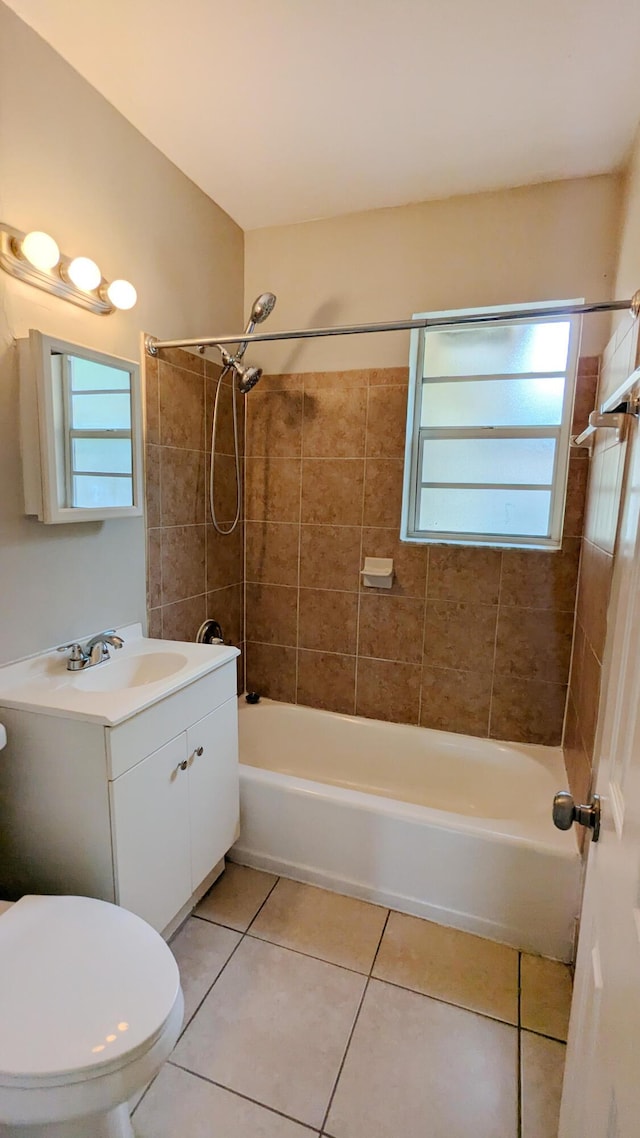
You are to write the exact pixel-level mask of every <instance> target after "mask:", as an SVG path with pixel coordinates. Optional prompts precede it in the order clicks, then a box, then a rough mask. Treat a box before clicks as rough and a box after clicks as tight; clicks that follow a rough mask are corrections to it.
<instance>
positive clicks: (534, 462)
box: [422, 438, 556, 486]
mask: <svg viewBox="0 0 640 1138" xmlns="http://www.w3.org/2000/svg"><path fill="white" fill-rule="evenodd" d="M555 450H556V442H555V439H494V438H488V439H425V440H424V443H423V448H422V481H423V482H515V483H535V484H538V485H540V484H542V485H549V486H550V485H551V482H552V479H553V463H554V458H555Z"/></svg>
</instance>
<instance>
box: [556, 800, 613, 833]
mask: <svg viewBox="0 0 640 1138" xmlns="http://www.w3.org/2000/svg"><path fill="white" fill-rule="evenodd" d="M600 813H601V809H600V796H599V795H598V794H594V795H592V797H591V801H590V802H588V803H587V804H585V805H582V806H576V804H575V802H574V798H573V795H572V794H570V793H569V791H568V790H560V791H558V793H557V794H556V795H555V796H554V799H553V824H554V826H557V828H558V829H559V830H570V829H571V827H572V826H573V823H574V822H577V823H578V825H579V826H586V827H587V829H588V830H592V831H593V837H592V840H593V841H594V842H597V840H598V838H599V837H600Z"/></svg>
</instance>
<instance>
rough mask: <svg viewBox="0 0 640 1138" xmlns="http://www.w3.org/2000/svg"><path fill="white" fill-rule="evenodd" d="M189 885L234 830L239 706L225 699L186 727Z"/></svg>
mask: <svg viewBox="0 0 640 1138" xmlns="http://www.w3.org/2000/svg"><path fill="white" fill-rule="evenodd" d="M187 746H188V752H189V811H190V818H191V884H192V887H193V889H194V890H195V889H197V887H198V885H200V883H201V881H203V880H204V878H205V877H206V876H207V874H208V873H209V872H210V871H211V870H212V869H213V867H214V865H215V864H216V863H217V862H218V861H220V858H221V857H224V855H225V854H226V852H227V850H228V849H229V847H230V846H232V845H233V843H234V841H235V840H236V837H237V833H238V819H239V816H240V807H239V787H238V704H237V701H236V700H235V699H230V700H228V701H227V702H226V703H223V705H222V707H218V708H217V709H216V710H215V711H212V712H211V714H210V715H207V716H206V717H205V718H204V719H201V720H200V722H199V723H196V724H195V726H193V727H190V728H189V730H188V731H187Z"/></svg>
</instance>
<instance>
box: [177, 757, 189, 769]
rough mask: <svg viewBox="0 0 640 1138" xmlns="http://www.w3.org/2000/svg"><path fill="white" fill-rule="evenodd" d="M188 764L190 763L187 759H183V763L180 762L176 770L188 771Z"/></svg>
mask: <svg viewBox="0 0 640 1138" xmlns="http://www.w3.org/2000/svg"><path fill="white" fill-rule="evenodd" d="M188 765H189V764H188V763H187V760H186V759H183V761H182V762H181V763H178V765H177V767H176V770H177V771H186V769H187V766H188Z"/></svg>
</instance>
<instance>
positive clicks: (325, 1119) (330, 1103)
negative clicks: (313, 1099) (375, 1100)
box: [320, 909, 391, 1134]
mask: <svg viewBox="0 0 640 1138" xmlns="http://www.w3.org/2000/svg"><path fill="white" fill-rule="evenodd" d="M390 916H391V909H387V915H386V917H385V919H384V924H383V926H382V932H381V933H380V937H379V939H378V944H377V946H376V950H375V952H374V954H373V959H372V961H371V967H370V969H369V974H368V976H367V979H366V981H365V985H364V988H363V991H362V996H361V997H360V1003H359V1004H358V1007H357V1010H356V1014H355V1016H354V1019H353V1023H352V1025H351V1031H350V1032H349V1036H348V1038H347V1042H346V1045H345V1049H344V1054H343V1056H342V1061H341V1063H340V1066H339V1068H338V1073H337V1075H336V1078H335V1082H334V1084H333V1089H332V1091H331V1094H330V1095H329V1101H328V1103H327V1109H326V1111H325V1113H324V1117H323V1119H322V1124H321V1126H320V1134H324V1132H325V1129H326V1126H327V1122H328V1121H329V1114H330V1112H331V1107H332V1106H333V1100H334V1098H335V1095H336V1091H337V1089H338V1083H339V1082H340V1077H341V1075H342V1072H343V1070H344V1065H345V1063H346V1061H347V1055H348V1054H349V1047H350V1046H351V1040H352V1039H353V1036H354V1032H355V1030H356V1026H357V1023H358V1020H359V1018H360V1012H361V1011H362V1005H363V1004H364V1001H365V996H366V994H367V992H368V990H369V984H370V983H371V976H372V973H373V969H374V968H375V964H376V960H377V959H378V953H379V951H380V945H381V944H382V940H383V937H384V934H385V932H386V931H387V925H388V924H389V918H390Z"/></svg>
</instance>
